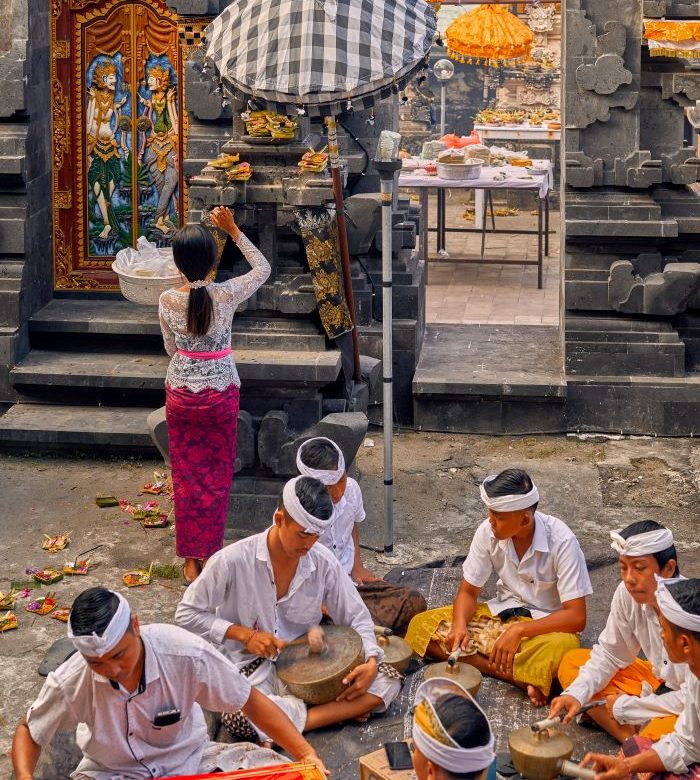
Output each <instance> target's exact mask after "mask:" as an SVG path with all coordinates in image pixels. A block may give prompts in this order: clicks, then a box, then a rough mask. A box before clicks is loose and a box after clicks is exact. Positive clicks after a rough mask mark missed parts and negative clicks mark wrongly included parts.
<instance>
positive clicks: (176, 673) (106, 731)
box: [27, 624, 250, 780]
mask: <svg viewBox="0 0 700 780" xmlns="http://www.w3.org/2000/svg"><path fill="white" fill-rule="evenodd" d="M141 637H142V639H143V646H144V651H145V661H144V663H145V669H144V682H145V689H144V690H143V691H142V692H141V693H139V691H138V689H137V690H136V691H134V692H133V693H128V692H127V691H126V690H124V688H122V687H121V686H120V687H119V689H118V690H117V689H115V688H114V687H113V686H112V683H110V681H109V680H108V679H107V678H105V677H102V676H100V675H98V674H95V673H94V672H93V671H92V670H91V669H90V667H89V666H88V665H87V663H86V662H85V659H84V658H83V656H82V655H81V654H80V653H75V654H74V655H73V656H71V657H70V658H69V659H68V660H67V661H66V662H65V663H63V664H61V666H59V667H58V669H56V671H55V672H51V673H50V674H49V676H48V677H47V679H46V682H45V683H44V686H43V688H42V689H41V692H40V693H39V696H38V698H37V699H36V701H35V702H34V703H33V704H32V705H31V707H30V708H29V711H28V713H27V724H28V726H29V732H30V734H31V735H32V739H33V740H34V741H35V742H36V743H37V744H38V745H41V746H42V747H45V746H46V745H48V744H49V742H50V741H51V739H52V738H53V735H54V734H55V733H56V731H59V730H69V729H77V731H76V739H77V742H78V746H79V747H80V749H81V750H82V752H83V759H82V761H81V762H80V764H79V765H78V768H77V769H76V771H75V773H76V774H78V773H82V774H85V775H88V776H89V777H92V778H95V780H120V779H121V778H123V777H124V778H129V780H132V779H133V780H136V778H152V777H163V776H166V775H171V774H178V775H180V774H185V775H188V774H194V773H195V772H196V771H197V769H198V768H199V763H200V759H201V756H202V753H203V751H204V748H205V747H206V745H207V744H208V737H207V728H206V725H205V722H204V714H203V713H202V709H201V707H205V708H207V709H210V710H215V711H221V710H224V711H227V712H231V711H235V710H239V709H240V708H241V707H243V706H244V705H245V703H246V702H247V701H248V697H249V695H250V684H249V683H248V681H247V680H246V679H245V678H244V677H242V676H241V675H240V674H239V673H238V671H237V669H235V668H234V667H233V665H232V664H231V663H230V662H229V661H228V660H227V659H225V658H224V657H223V656H222V655H221V653H219V652H217V650H216V649H215V648H213V647H212V646H211V645H209V644H207V643H206V642H205V641H203V640H202V639H200V638H199V637H195V636H193V635H192V634H190V633H189V632H187V631H183V630H182V629H181V628H177V626H168V625H161V624H154V625H149V626H143V627H142V628H141ZM200 705H201V707H200ZM173 709H176V710H178V711H179V712H180V719H179V721H178V722H177V723H173V724H172V725H170V726H162V727H160V728H158V727H156V726H154V725H153V720H154V719H155V717H156V715H158V714H159V713H163V712H166V711H168V710H173Z"/></svg>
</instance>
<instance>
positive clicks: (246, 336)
mask: <svg viewBox="0 0 700 780" xmlns="http://www.w3.org/2000/svg"><path fill="white" fill-rule="evenodd" d="M29 329H30V332H31V333H33V334H41V335H42V337H43V336H50V337H51V338H52V339H54V340H62V339H65V338H67V337H81V338H84V337H85V336H94V337H104V336H109V337H120V336H121V337H131V336H152V337H154V338H155V339H157V340H160V338H161V332H160V325H159V323H158V311H157V309H156V308H155V307H151V306H139V305H138V304H136V303H131V302H130V301H122V300H107V301H105V300H76V299H56V300H53V301H51V302H50V303H49V304H48V305H47V306H45V307H44V308H43V309H41V310H40V311H38V312H37V313H36V314H34V315H33V316H32V317H31V318H30V320H29ZM232 345H233V348H234V349H235V350H238V349H267V348H270V349H286V348H291V349H294V350H295V351H302V350H304V351H305V350H323V349H324V347H325V337H324V336H323V334H321V333H319V331H318V329H317V328H316V326H315V325H314V324H313V323H311V322H306V321H294V320H284V319H282V318H264V317H263V318H260V317H258V316H256V317H255V318H250V319H249V318H247V317H245V316H242V317H241V316H238V317H234V320H233V325H232Z"/></svg>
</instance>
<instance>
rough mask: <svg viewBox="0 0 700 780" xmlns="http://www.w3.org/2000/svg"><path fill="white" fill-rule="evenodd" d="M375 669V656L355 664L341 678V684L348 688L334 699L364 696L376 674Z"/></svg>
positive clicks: (341, 699) (349, 699)
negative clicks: (343, 677)
mask: <svg viewBox="0 0 700 780" xmlns="http://www.w3.org/2000/svg"><path fill="white" fill-rule="evenodd" d="M377 669H378V665H377V659H376V658H370V659H369V661H365V663H363V664H360V665H359V666H356V667H355V668H354V669H353V670H352V671H351V672H350V673H349V674H348V675H347V676H346V677H345V679H344V680H343V685H347V686H348V688H347V689H346V690H344V691H343V692H342V693H341V694H340V696H338V698H337V699H336V701H353V700H354V699H358V698H359V697H360V696H364V695H365V694H366V693H367V691H368V690H369V686H370V685H371V684H372V683H373V682H374V678H375V677H376V676H377Z"/></svg>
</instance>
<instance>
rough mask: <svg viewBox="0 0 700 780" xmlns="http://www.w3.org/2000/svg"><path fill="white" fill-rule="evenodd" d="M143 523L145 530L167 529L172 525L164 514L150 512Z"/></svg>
mask: <svg viewBox="0 0 700 780" xmlns="http://www.w3.org/2000/svg"><path fill="white" fill-rule="evenodd" d="M141 523H142V524H143V527H144V528H166V527H167V526H168V525H169V524H170V520H168V516H167V515H166V514H163V513H162V512H148V513H147V514H146V517H144V518H143V520H142V521H141Z"/></svg>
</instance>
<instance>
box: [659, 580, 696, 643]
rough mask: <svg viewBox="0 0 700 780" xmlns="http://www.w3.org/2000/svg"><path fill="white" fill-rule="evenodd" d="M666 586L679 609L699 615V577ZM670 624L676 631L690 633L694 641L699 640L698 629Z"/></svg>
mask: <svg viewBox="0 0 700 780" xmlns="http://www.w3.org/2000/svg"><path fill="white" fill-rule="evenodd" d="M666 587H667V588H668V592H669V593H670V594H671V595H672V596H673V598H674V599H675V600H676V602H677V604H678V606H679V607H680V608H681V609H683V610H685V611H686V612H690V614H691V615H700V579H697V578H696V579H687V580H681V581H680V582H671V583H669V584H668V585H666ZM670 622H671V621H669V623H670ZM671 625H672V626H673V628H674V630H675V631H676V632H677V633H681V634H690V636H692V637H693V639H694V640H695V641H696V642H700V631H693V630H691V629H689V628H683V627H682V626H677V625H676V624H675V623H671Z"/></svg>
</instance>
